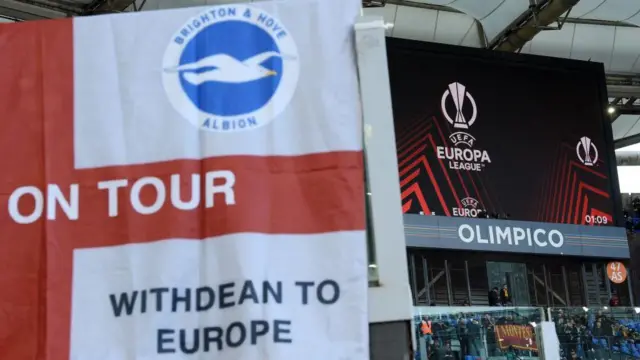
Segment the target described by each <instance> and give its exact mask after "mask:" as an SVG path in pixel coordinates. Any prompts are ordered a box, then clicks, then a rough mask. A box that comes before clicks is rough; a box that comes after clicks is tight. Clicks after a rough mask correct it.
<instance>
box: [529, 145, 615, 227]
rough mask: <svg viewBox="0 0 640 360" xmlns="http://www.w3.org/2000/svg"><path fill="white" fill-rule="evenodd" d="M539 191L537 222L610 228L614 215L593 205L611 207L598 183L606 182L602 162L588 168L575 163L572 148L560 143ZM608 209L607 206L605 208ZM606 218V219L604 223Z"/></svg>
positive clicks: (574, 153)
mask: <svg viewBox="0 0 640 360" xmlns="http://www.w3.org/2000/svg"><path fill="white" fill-rule="evenodd" d="M550 170H551V171H549V176H548V177H547V179H546V181H545V184H544V186H543V187H542V188H541V190H540V196H539V197H538V198H539V199H540V201H539V202H538V204H537V218H538V219H537V220H538V221H544V222H556V223H565V224H578V225H607V224H609V225H611V224H613V216H612V214H610V213H609V212H607V211H604V210H602V209H600V208H598V205H594V204H602V203H604V204H610V201H611V197H610V195H609V193H608V192H607V191H605V190H603V189H602V188H603V186H602V185H600V184H598V182H606V181H607V180H608V176H607V175H606V174H605V173H604V170H606V165H605V164H604V162H603V161H602V159H601V158H600V159H598V161H597V163H596V164H595V165H594V166H592V167H590V166H586V165H583V164H581V163H580V162H579V161H577V160H576V150H575V147H573V146H571V145H569V144H566V143H565V144H562V145H561V146H560V148H559V156H557V157H556V161H554V162H553V163H552V164H551V167H550ZM607 208H609V206H608V207H607ZM605 218H606V220H605Z"/></svg>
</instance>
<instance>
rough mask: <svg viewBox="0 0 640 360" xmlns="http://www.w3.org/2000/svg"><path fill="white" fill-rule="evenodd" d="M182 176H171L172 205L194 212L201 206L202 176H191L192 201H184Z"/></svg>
mask: <svg viewBox="0 0 640 360" xmlns="http://www.w3.org/2000/svg"><path fill="white" fill-rule="evenodd" d="M181 185H182V184H181V182H180V175H179V174H174V175H171V203H172V204H173V206H174V207H175V208H176V209H180V210H193V209H195V208H197V207H198V205H200V174H192V175H191V199H190V200H189V201H187V202H185V201H182V197H181V196H180V195H181V189H182V186H181Z"/></svg>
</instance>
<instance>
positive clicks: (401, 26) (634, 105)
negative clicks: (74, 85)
mask: <svg viewBox="0 0 640 360" xmlns="http://www.w3.org/2000/svg"><path fill="white" fill-rule="evenodd" d="M252 1H253V0H251V1H248V0H244V2H252ZM229 2H242V0H235V1H233V0H0V18H4V21H24V20H36V19H45V18H60V17H67V16H85V15H93V14H101V13H108V12H124V11H139V10H153V9H167V8H176V7H186V6H198V5H213V4H219V3H229ZM363 4H364V5H365V14H371V15H374V14H375V15H382V16H383V17H384V19H385V21H386V22H388V23H390V24H393V27H390V28H389V29H388V30H387V34H388V35H389V36H392V37H398V38H405V39H414V40H422V41H431V42H440V43H446V44H454V45H462V46H470V47H477V48H487V49H492V50H496V51H513V52H521V53H529V54H538V55H546V56H555V57H563V58H571V59H580V60H590V61H597V62H602V63H603V64H604V66H605V69H606V72H607V85H608V86H607V88H608V93H609V102H610V109H609V110H610V115H611V120H612V122H613V123H612V127H613V134H614V138H615V140H616V146H617V147H619V148H622V147H625V146H629V145H632V144H635V143H639V142H640V100H639V99H640V42H639V41H638V39H640V1H638V0H363ZM0 21H2V20H0Z"/></svg>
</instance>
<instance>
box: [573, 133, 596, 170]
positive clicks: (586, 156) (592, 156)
mask: <svg viewBox="0 0 640 360" xmlns="http://www.w3.org/2000/svg"><path fill="white" fill-rule="evenodd" d="M576 154H577V155H578V159H580V162H581V163H583V164H585V165H586V166H593V165H595V164H596V163H597V162H598V148H596V146H595V145H594V144H593V142H592V141H591V139H589V138H588V137H586V136H583V137H581V138H580V141H578V145H576Z"/></svg>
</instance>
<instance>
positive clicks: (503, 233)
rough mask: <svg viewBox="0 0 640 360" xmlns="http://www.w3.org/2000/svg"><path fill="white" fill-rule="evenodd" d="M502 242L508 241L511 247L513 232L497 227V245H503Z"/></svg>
mask: <svg viewBox="0 0 640 360" xmlns="http://www.w3.org/2000/svg"><path fill="white" fill-rule="evenodd" d="M502 240H506V241H507V243H509V245H511V231H510V229H509V228H504V229H501V228H499V227H497V226H496V243H497V244H501V242H502Z"/></svg>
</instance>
